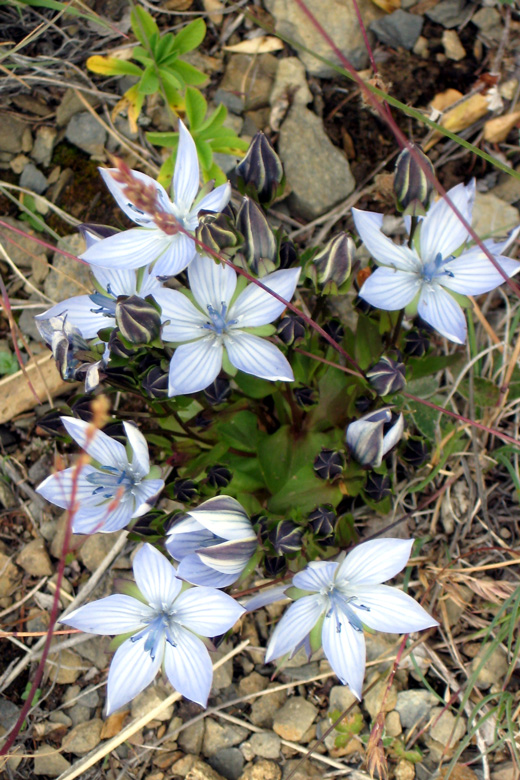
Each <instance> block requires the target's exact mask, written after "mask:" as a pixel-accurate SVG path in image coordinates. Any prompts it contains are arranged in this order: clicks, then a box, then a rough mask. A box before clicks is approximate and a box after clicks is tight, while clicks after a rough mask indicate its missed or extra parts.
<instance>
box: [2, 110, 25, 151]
mask: <svg viewBox="0 0 520 780" xmlns="http://www.w3.org/2000/svg"><path fill="white" fill-rule="evenodd" d="M31 147H32V133H31V130H30V127H29V125H28V124H27V123H26V122H22V121H21V120H20V119H16V117H13V116H9V115H8V114H4V115H3V116H2V132H1V133H0V152H10V153H12V154H17V153H18V152H29V151H30V150H31Z"/></svg>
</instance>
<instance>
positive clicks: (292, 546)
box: [268, 520, 302, 555]
mask: <svg viewBox="0 0 520 780" xmlns="http://www.w3.org/2000/svg"><path fill="white" fill-rule="evenodd" d="M268 539H269V541H270V542H271V544H272V545H273V547H274V549H275V552H276V553H277V555H286V554H287V553H294V552H298V550H301V546H302V530H301V528H298V526H297V525H295V524H294V523H293V522H291V521H290V520H282V522H281V523H279V524H278V525H277V526H276V528H273V530H272V531H271V533H270V534H269V536H268Z"/></svg>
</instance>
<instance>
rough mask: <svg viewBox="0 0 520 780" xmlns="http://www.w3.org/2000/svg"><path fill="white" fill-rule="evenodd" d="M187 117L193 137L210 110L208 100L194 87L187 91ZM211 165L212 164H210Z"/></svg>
mask: <svg viewBox="0 0 520 780" xmlns="http://www.w3.org/2000/svg"><path fill="white" fill-rule="evenodd" d="M185 102H186V116H187V118H188V122H189V126H190V130H191V133H192V135H193V134H194V133H196V132H197V130H198V128H199V127H200V125H201V124H202V122H203V121H204V119H205V117H206V112H207V110H208V104H207V102H206V98H205V97H204V95H203V94H202V92H199V90H198V89H195V88H194V87H188V88H187V89H186V96H185ZM209 164H210V165H211V163H209Z"/></svg>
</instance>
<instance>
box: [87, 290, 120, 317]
mask: <svg viewBox="0 0 520 780" xmlns="http://www.w3.org/2000/svg"><path fill="white" fill-rule="evenodd" d="M107 293H108V295H103V293H100V292H95V293H92V295H89V296H88V297H89V298H90V300H91V301H92V303H95V304H96V306H98V307H99V308H98V309H91V310H90V311H91V312H92V314H102V315H103V316H104V317H115V316H116V303H117V301H116V299H115V298H116V297H115V295H114V293H113V292H112V290H111V289H110V284H108V285H107Z"/></svg>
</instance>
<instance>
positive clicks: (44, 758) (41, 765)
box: [33, 745, 71, 777]
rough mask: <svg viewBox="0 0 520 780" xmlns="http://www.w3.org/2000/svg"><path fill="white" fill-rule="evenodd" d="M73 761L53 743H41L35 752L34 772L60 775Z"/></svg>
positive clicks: (53, 775) (50, 775)
mask: <svg viewBox="0 0 520 780" xmlns="http://www.w3.org/2000/svg"><path fill="white" fill-rule="evenodd" d="M70 767H71V763H70V761H67V759H66V758H65V756H63V755H62V754H61V752H60V751H59V750H56V748H53V747H51V745H40V747H39V748H38V749H37V750H36V751H35V753H34V769H33V771H34V774H35V775H45V777H59V775H61V773H62V772H66V771H67V769H70Z"/></svg>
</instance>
